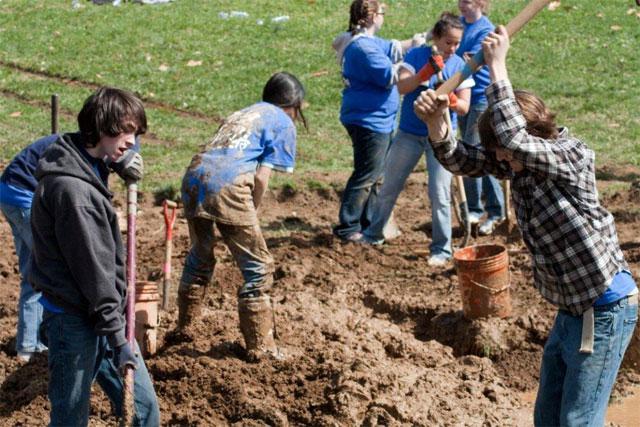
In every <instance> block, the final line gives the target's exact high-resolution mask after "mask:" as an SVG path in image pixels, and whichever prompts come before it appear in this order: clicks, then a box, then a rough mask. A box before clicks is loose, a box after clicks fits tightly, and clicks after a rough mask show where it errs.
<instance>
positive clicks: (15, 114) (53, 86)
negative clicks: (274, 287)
mask: <svg viewBox="0 0 640 427" xmlns="http://www.w3.org/2000/svg"><path fill="white" fill-rule="evenodd" d="M349 3H350V1H348V0H342V1H338V0H317V1H316V0H254V1H249V0H243V1H240V0H235V1H231V0H227V1H212V0H175V1H174V2H173V3H169V4H164V5H156V6H142V5H139V4H133V3H125V4H123V5H122V6H121V7H112V6H96V5H93V4H91V3H90V2H86V1H83V2H82V4H83V6H84V7H82V8H79V9H72V8H71V1H70V0H47V1H35V0H2V1H0V162H1V163H2V164H5V163H6V162H8V161H9V160H10V158H11V157H12V156H13V155H14V154H15V153H16V152H17V151H19V150H20V149H21V148H22V147H23V146H25V145H26V144H28V143H29V142H30V141H32V140H34V139H35V138H37V137H39V136H41V135H44V134H46V133H47V132H49V130H50V120H49V109H48V103H49V99H50V96H51V94H52V93H58V94H60V97H61V107H62V114H61V130H62V131H71V130H75V114H76V113H77V111H78V110H79V108H80V106H81V105H82V102H83V100H84V99H85V98H86V97H87V96H88V95H89V93H90V92H91V91H93V90H94V89H95V88H96V87H98V86H100V85H114V86H118V87H123V88H127V89H130V90H133V91H135V92H137V93H138V94H139V95H140V96H141V97H142V98H143V99H144V101H145V103H146V106H147V112H148V116H149V119H150V123H149V125H150V131H149V138H148V139H147V141H148V143H147V144H145V146H144V148H143V155H144V157H145V163H146V166H147V176H146V178H145V183H144V188H145V189H147V190H155V189H158V188H160V187H163V186H168V185H176V184H177V183H178V181H179V179H180V177H181V175H182V173H183V171H184V168H185V167H186V165H187V164H188V162H189V160H190V158H191V156H192V155H193V154H194V153H195V152H196V151H197V149H198V146H199V145H200V144H201V143H203V142H204V141H205V140H206V138H207V137H209V136H211V135H212V134H213V133H214V132H215V130H216V129H217V126H218V123H219V119H220V118H222V117H224V116H226V115H228V114H229V113H231V112H233V111H234V110H236V109H239V108H242V107H245V106H247V105H249V104H251V103H253V102H255V101H256V100H258V99H259V97H260V94H261V90H262V86H263V85H264V83H265V82H266V80H267V79H268V77H269V76H270V75H271V74H272V73H273V72H275V71H279V70H287V71H290V72H292V73H294V74H296V75H298V76H299V77H300V78H301V80H302V81H303V83H304V84H305V86H306V88H307V92H308V98H307V99H308V102H309V106H308V109H307V111H306V114H307V118H308V119H309V122H310V131H309V132H308V133H307V132H305V131H304V129H303V128H299V156H298V167H297V171H296V172H297V178H298V179H297V182H303V183H304V182H306V183H307V184H308V185H318V183H317V182H316V181H313V180H311V179H309V180H305V173H306V172H310V171H319V172H333V171H346V170H348V169H349V168H350V166H351V147H350V143H349V140H348V137H347V135H346V132H345V131H344V129H343V128H342V127H341V125H340V123H339V120H338V111H339V107H340V91H341V80H340V73H339V69H338V66H337V65H336V63H335V59H334V55H333V52H332V50H331V40H332V39H333V37H334V36H335V35H336V34H337V33H338V32H340V31H342V30H344V29H345V27H346V23H347V20H348V6H349ZM387 3H388V4H389V11H388V13H387V15H386V17H385V25H384V28H383V29H382V31H381V33H380V35H381V36H382V37H385V38H407V37H410V36H411V35H412V34H413V33H415V32H418V31H424V30H425V29H426V28H428V27H430V26H431V25H432V24H433V22H434V20H435V19H436V18H437V16H438V15H439V13H440V12H442V11H443V10H455V9H456V4H457V2H455V1H447V2H443V1H435V0H403V1H397V0H389V1H387ZM524 4H526V2H525V1H521V0H494V1H493V2H492V10H491V13H490V18H491V19H492V21H493V22H494V23H506V22H508V20H509V19H510V18H511V17H513V16H515V14H516V13H517V12H518V11H519V10H520V9H521V8H522V7H523V5H524ZM233 10H236V11H245V12H247V13H248V14H249V17H248V18H244V19H242V18H229V19H221V18H220V17H219V13H220V12H231V11H233ZM638 12H640V8H637V7H635V2H633V1H631V0H612V1H606V2H586V1H581V0H569V1H562V2H561V4H560V6H559V7H558V8H556V9H555V10H553V11H551V10H545V11H543V12H542V13H541V14H540V15H539V16H538V17H537V18H536V19H535V20H534V21H533V22H531V23H530V24H529V25H528V26H527V27H526V28H525V29H524V30H523V31H522V32H521V33H520V34H518V36H517V37H516V39H515V40H514V41H513V48H512V50H511V52H510V56H509V68H510V72H511V78H512V80H513V82H514V84H515V85H516V86H517V87H522V88H528V89H531V90H534V91H536V92H537V93H539V94H540V95H542V96H543V97H544V98H545V99H546V100H548V102H549V104H550V105H551V107H552V108H553V109H555V110H556V111H557V112H558V121H559V122H560V123H562V124H565V125H567V126H569V127H570V129H571V130H572V131H573V132H574V134H576V135H578V136H580V137H582V138H583V139H584V140H585V141H587V142H588V144H589V145H590V146H591V147H592V148H594V149H595V150H596V152H597V153H598V163H599V164H625V165H626V164H632V165H636V166H638V165H640V143H638V141H640V117H639V115H638V112H637V111H638V109H637V105H638V96H639V95H638V94H639V93H640V57H639V56H638V55H637V47H638V46H639V45H640V17H639V15H638ZM278 15H288V16H289V17H290V20H289V21H288V22H284V23H281V24H273V23H272V22H271V18H273V17H275V16H278ZM258 19H261V20H263V21H264V24H263V25H258V24H257V22H256V21H257V20H258ZM301 177H302V180H300V178H301ZM289 180H290V178H280V179H279V180H278V181H276V182H277V183H279V184H283V183H286V182H289Z"/></svg>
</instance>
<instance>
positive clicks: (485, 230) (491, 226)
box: [478, 217, 504, 236]
mask: <svg viewBox="0 0 640 427" xmlns="http://www.w3.org/2000/svg"><path fill="white" fill-rule="evenodd" d="M502 221H504V218H503V217H500V218H489V219H487V220H486V221H485V222H483V223H482V225H481V226H480V227H478V234H479V235H481V236H488V235H490V234H491V233H493V230H495V229H496V227H497V226H499V225H500V224H502Z"/></svg>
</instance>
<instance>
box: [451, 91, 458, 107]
mask: <svg viewBox="0 0 640 427" xmlns="http://www.w3.org/2000/svg"><path fill="white" fill-rule="evenodd" d="M457 106H458V97H457V96H456V94H455V93H453V92H451V93H450V94H449V108H456V107H457Z"/></svg>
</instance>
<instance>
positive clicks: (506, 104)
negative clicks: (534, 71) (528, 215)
mask: <svg viewBox="0 0 640 427" xmlns="http://www.w3.org/2000/svg"><path fill="white" fill-rule="evenodd" d="M487 99H488V101H489V109H490V113H491V114H492V115H493V117H492V119H493V123H494V126H495V131H496V136H497V139H498V143H499V144H500V145H501V146H502V148H504V149H506V150H509V151H511V152H512V155H513V159H514V160H517V161H519V162H521V163H522V164H523V165H524V168H525V169H527V170H529V171H531V172H533V173H536V174H538V175H540V176H544V177H546V178H547V179H553V180H558V181H562V182H565V183H567V184H575V183H576V182H577V180H578V177H579V174H580V171H581V170H583V168H584V166H585V159H586V157H587V156H585V154H586V153H585V149H586V147H585V146H584V145H583V144H581V143H576V140H575V139H554V140H545V139H543V138H539V137H536V136H533V135H530V134H529V133H528V132H527V129H526V125H527V123H526V121H525V119H524V117H523V115H522V112H521V111H520V107H519V106H518V104H517V102H516V98H515V96H514V93H513V89H512V87H511V83H510V82H509V81H508V80H502V81H498V82H494V83H492V84H491V85H489V87H488V88H487Z"/></svg>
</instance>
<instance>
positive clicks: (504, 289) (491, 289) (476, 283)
mask: <svg viewBox="0 0 640 427" xmlns="http://www.w3.org/2000/svg"><path fill="white" fill-rule="evenodd" d="M469 281H470V282H471V283H473V284H474V285H476V286H477V287H479V288H482V289H484V290H486V291H489V293H490V294H494V295H495V294H499V293H500V292H504V291H506V290H507V289H509V288H510V287H511V283H507V285H506V286H503V287H502V288H499V289H495V288H490V287H488V286H485V285H483V284H482V283H478V282H476V281H475V280H472V279H469Z"/></svg>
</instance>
